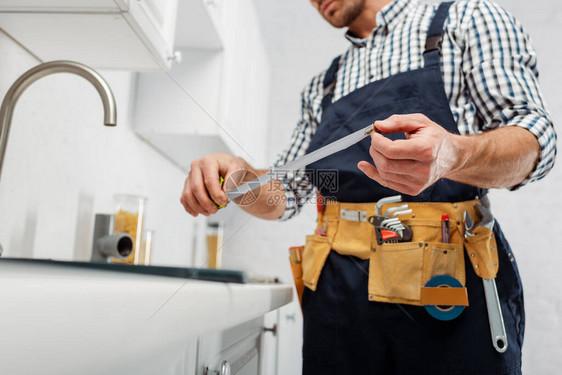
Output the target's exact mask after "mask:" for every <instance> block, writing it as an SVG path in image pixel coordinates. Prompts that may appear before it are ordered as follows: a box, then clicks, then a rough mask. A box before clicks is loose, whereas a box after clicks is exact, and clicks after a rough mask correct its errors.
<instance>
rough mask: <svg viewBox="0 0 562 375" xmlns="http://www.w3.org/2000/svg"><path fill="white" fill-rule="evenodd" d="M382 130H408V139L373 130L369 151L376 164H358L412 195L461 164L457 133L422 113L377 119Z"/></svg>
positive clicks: (385, 184) (382, 183)
mask: <svg viewBox="0 0 562 375" xmlns="http://www.w3.org/2000/svg"><path fill="white" fill-rule="evenodd" d="M375 129H376V130H378V131H380V132H382V133H405V135H406V139H399V140H395V141H392V140H390V139H388V138H386V137H384V136H383V135H382V134H380V133H377V132H373V133H372V135H371V148H370V149H369V153H370V154H371V157H372V158H373V162H374V164H375V166H373V165H371V164H369V163H368V162H366V161H361V162H359V164H358V165H357V166H358V167H359V169H360V170H361V171H363V173H365V174H366V175H367V176H368V177H370V178H371V179H373V180H375V181H377V182H378V183H379V184H381V185H382V186H385V187H388V188H390V189H393V190H396V191H399V192H401V193H404V194H408V195H418V194H419V193H421V192H422V191H423V190H425V189H426V188H428V187H429V186H431V185H432V184H433V183H435V182H436V181H437V180H439V179H440V178H443V177H445V176H446V175H447V174H448V173H449V172H450V171H451V170H453V169H454V168H455V167H456V165H457V164H458V156H457V152H456V150H455V146H454V144H453V142H452V141H451V138H452V137H453V136H454V135H453V134H451V133H449V132H447V131H446V130H445V129H444V128H443V127H441V126H440V125H438V124H436V123H434V122H433V121H431V120H430V119H428V118H427V117H425V116H424V115H421V114H411V115H394V116H391V117H389V118H387V119H386V120H384V121H377V122H375Z"/></svg>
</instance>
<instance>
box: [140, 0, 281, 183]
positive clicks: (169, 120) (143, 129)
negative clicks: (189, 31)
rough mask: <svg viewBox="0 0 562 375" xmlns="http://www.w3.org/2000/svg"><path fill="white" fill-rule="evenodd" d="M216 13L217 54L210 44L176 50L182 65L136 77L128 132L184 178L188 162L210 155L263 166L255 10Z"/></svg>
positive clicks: (263, 70) (264, 65)
mask: <svg viewBox="0 0 562 375" xmlns="http://www.w3.org/2000/svg"><path fill="white" fill-rule="evenodd" d="M215 7H216V8H217V9H216V13H217V14H215V15H214V18H215V21H216V23H217V25H221V27H220V28H219V29H220V30H221V33H220V35H221V36H222V37H221V43H222V47H221V48H216V45H215V44H212V43H211V42H209V43H208V44H205V43H202V44H201V45H199V46H195V45H190V46H189V45H188V46H189V48H184V47H182V49H181V50H180V51H181V54H182V56H183V58H182V62H181V63H180V64H174V66H173V67H172V69H171V70H170V71H169V72H159V73H143V74H139V77H138V85H137V97H136V100H137V103H136V107H135V114H134V116H135V120H134V126H135V131H136V132H137V133H138V134H139V135H140V136H141V137H142V138H143V139H145V140H147V142H148V143H150V144H152V145H153V146H154V147H155V148H157V149H158V150H159V151H160V152H161V153H162V154H164V155H165V156H166V157H167V158H168V159H169V160H171V161H172V162H173V163H174V164H176V165H177V166H179V167H180V168H181V169H182V170H184V171H185V172H187V171H188V170H189V167H190V162H191V161H192V160H194V159H197V158H200V157H202V156H204V155H206V154H208V153H211V152H230V153H234V154H236V155H239V156H241V157H243V158H244V159H246V160H247V161H248V162H249V163H250V164H252V165H254V166H256V167H263V166H266V165H267V161H266V145H267V142H266V138H267V137H266V128H267V120H268V100H269V74H270V72H269V64H268V61H267V56H266V51H265V45H264V43H263V40H262V39H261V36H260V30H259V25H258V22H257V15H256V13H255V9H254V4H253V2H252V1H251V0H239V1H228V2H225V3H224V4H223V3H222V2H218V3H217V5H216V6H215ZM180 8H181V5H180ZM182 14H183V13H182V12H180V13H179V14H178V20H181V19H182ZM181 22H182V21H178V23H181ZM179 30H180V29H179V27H178V31H179ZM182 35H183V33H181V32H178V33H177V38H179V39H181V37H182ZM179 39H178V40H179ZM184 46H186V44H184ZM194 47H198V48H194ZM202 47H204V48H202Z"/></svg>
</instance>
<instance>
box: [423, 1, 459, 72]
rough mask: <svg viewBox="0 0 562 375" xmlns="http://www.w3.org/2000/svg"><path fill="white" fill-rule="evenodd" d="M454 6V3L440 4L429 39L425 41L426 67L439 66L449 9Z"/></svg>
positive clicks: (429, 31)
mask: <svg viewBox="0 0 562 375" xmlns="http://www.w3.org/2000/svg"><path fill="white" fill-rule="evenodd" d="M452 4H453V2H452V1H450V2H446V3H441V4H439V7H438V8H437V11H436V12H435V15H434V16H433V20H432V21H431V25H429V30H428V31H427V39H426V40H425V51H424V52H423V58H424V63H425V65H424V66H430V65H436V64H439V61H440V59H439V52H440V50H441V41H442V40H443V32H444V26H445V19H447V15H448V14H449V8H450V7H451V5H452Z"/></svg>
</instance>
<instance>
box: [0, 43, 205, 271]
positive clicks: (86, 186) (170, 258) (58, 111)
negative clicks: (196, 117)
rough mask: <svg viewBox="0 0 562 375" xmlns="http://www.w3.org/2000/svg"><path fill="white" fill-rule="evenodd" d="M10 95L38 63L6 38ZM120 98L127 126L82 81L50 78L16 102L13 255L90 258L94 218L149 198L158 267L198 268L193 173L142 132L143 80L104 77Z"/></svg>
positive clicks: (10, 182) (11, 171)
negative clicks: (138, 88) (134, 112)
mask: <svg viewBox="0 0 562 375" xmlns="http://www.w3.org/2000/svg"><path fill="white" fill-rule="evenodd" d="M0 50H1V51H2V54H1V55H0V93H1V94H2V97H3V96H4V94H5V93H6V91H7V90H8V88H9V87H10V85H11V84H12V83H13V82H14V81H15V80H16V79H17V77H19V76H20V75H21V74H22V73H23V72H25V71H26V70H28V69H29V68H31V67H33V66H35V65H37V64H38V61H36V60H35V59H34V58H33V57H31V56H30V55H29V54H28V53H27V52H25V51H24V50H23V49H22V48H21V47H20V46H18V45H17V44H15V43H14V42H13V41H12V40H10V39H8V38H7V37H6V36H5V35H4V34H1V33H0ZM100 73H101V74H102V76H104V77H105V78H106V80H107V81H108V83H109V85H110V86H111V88H112V90H113V92H114V94H115V96H116V100H117V113H118V115H117V117H118V125H117V127H115V128H109V127H104V126H103V125H102V124H103V121H102V120H103V109H102V105H101V100H100V98H99V96H98V94H97V92H96V91H95V90H94V88H93V87H92V86H91V85H90V83H88V82H87V81H86V80H84V79H83V78H81V77H78V76H74V75H70V74H55V75H51V76H47V77H44V78H42V79H40V80H39V81H37V82H35V83H34V84H33V85H31V86H30V87H29V88H28V90H27V91H26V92H24V93H23V95H22V97H21V99H20V100H19V102H18V103H17V105H16V108H15V111H14V117H13V122H12V129H11V132H10V139H9V143H8V148H7V154H6V159H5V163H4V171H3V175H2V181H1V183H0V242H1V243H2V245H3V246H4V256H9V257H35V258H55V259H65V260H70V259H74V260H86V259H89V256H90V250H91V235H92V228H93V218H94V215H95V213H111V212H113V210H114V205H113V198H112V197H113V194H116V193H129V194H138V195H143V196H146V197H148V208H147V216H146V228H151V229H154V230H155V231H156V234H155V239H154V241H155V242H154V252H153V261H154V263H159V264H172V265H190V264H191V259H192V258H191V256H192V254H191V247H192V241H193V238H192V237H193V236H192V233H193V225H194V222H195V221H201V220H202V219H197V220H195V219H192V218H191V217H189V216H188V215H186V214H185V213H184V211H183V209H182V207H181V206H180V204H179V196H180V193H181V189H182V186H183V181H184V178H185V176H184V174H183V173H182V172H180V171H179V170H178V169H177V168H176V167H174V166H172V165H171V164H170V163H169V162H168V161H166V160H165V159H164V158H163V157H162V156H161V155H160V154H159V153H157V152H155V151H154V150H153V149H152V148H151V147H149V146H148V145H147V144H146V143H144V142H143V141H141V140H140V139H139V138H138V137H137V136H136V135H135V134H134V132H133V128H132V125H133V124H132V121H131V114H130V111H131V108H132V104H133V100H134V93H135V75H134V74H132V73H128V72H115V71H102V72H100Z"/></svg>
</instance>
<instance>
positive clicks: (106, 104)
mask: <svg viewBox="0 0 562 375" xmlns="http://www.w3.org/2000/svg"><path fill="white" fill-rule="evenodd" d="M54 73H73V74H77V75H79V76H81V77H83V78H85V79H86V80H88V81H89V82H90V83H91V84H92V85H94V87H95V88H96V90H97V91H98V93H99V95H100V97H101V100H102V103H103V110H104V118H103V122H104V124H105V125H106V126H115V125H116V124H117V106H116V105H115V98H114V96H113V93H112V92H111V88H110V87H109V85H108V84H107V82H106V81H105V80H104V79H103V78H102V76H101V75H99V73H98V72H96V71H95V70H93V69H92V68H90V67H88V66H86V65H83V64H80V63H77V62H74V61H51V62H46V63H43V64H40V65H37V66H36V67H34V68H32V69H30V70H28V71H27V72H25V73H24V74H22V75H21V76H20V77H19V78H18V79H17V80H16V81H15V82H14V83H13V84H12V86H11V87H10V89H9V90H8V92H7V93H6V96H5V97H4V100H3V101H2V107H0V179H1V178H2V166H3V164H4V156H5V153H6V145H7V144H8V135H9V132H10V126H11V122H12V114H13V110H14V106H15V105H16V103H17V101H18V99H19V97H20V96H21V94H22V93H23V92H24V91H25V89H26V88H27V87H29V86H30V85H31V84H32V83H33V82H35V81H37V80H38V79H39V78H41V77H45V76H47V75H50V74H54Z"/></svg>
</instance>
